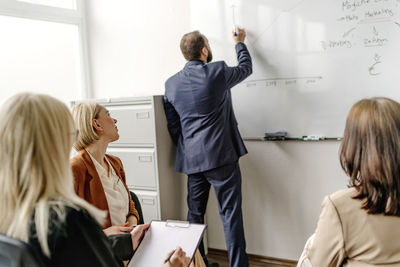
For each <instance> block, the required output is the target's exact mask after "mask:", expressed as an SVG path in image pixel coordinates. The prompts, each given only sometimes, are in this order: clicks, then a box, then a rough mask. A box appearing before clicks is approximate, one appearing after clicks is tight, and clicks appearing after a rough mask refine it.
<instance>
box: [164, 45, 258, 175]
mask: <svg viewBox="0 0 400 267" xmlns="http://www.w3.org/2000/svg"><path fill="white" fill-rule="evenodd" d="M235 49H236V53H237V57H238V61H239V63H238V66H236V67H228V66H227V65H226V63H225V62H224V61H218V62H214V63H209V64H205V63H204V62H202V61H199V60H192V61H189V62H188V63H186V65H185V67H184V68H183V70H181V71H180V72H178V73H177V74H175V75H174V76H172V77H171V78H169V79H168V80H167V81H166V83H165V95H164V108H165V113H166V116H167V121H168V130H169V132H170V134H171V137H172V139H173V141H174V142H175V144H176V145H177V153H176V161H175V170H177V171H179V172H183V173H186V174H193V173H198V172H202V171H207V170H211V169H214V168H217V167H220V166H223V165H226V164H230V163H233V162H235V161H237V160H238V159H239V157H240V156H242V155H244V154H246V153H247V150H246V147H245V146H244V143H243V140H242V138H241V136H240V133H239V130H238V128H237V122H236V118H235V115H234V113H233V108H232V99H231V91H230V89H231V88H232V87H233V86H235V85H236V84H238V83H239V82H241V81H243V80H244V79H245V78H246V77H248V76H249V75H250V74H251V72H252V64H251V57H250V54H249V52H248V50H247V48H246V45H245V44H243V43H238V44H236V46H235Z"/></svg>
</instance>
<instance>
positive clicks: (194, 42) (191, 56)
mask: <svg viewBox="0 0 400 267" xmlns="http://www.w3.org/2000/svg"><path fill="white" fill-rule="evenodd" d="M203 47H205V41H204V37H203V35H202V34H201V33H200V32H199V31H193V32H189V33H186V34H185V35H183V37H182V40H181V51H182V54H183V56H184V57H185V59H186V60H187V61H190V60H195V59H199V58H200V56H201V54H200V52H201V49H202V48H203Z"/></svg>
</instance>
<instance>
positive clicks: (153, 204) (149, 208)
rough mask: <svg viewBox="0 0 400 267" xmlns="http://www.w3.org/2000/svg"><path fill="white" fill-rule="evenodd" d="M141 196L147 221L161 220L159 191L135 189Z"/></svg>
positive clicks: (139, 196)
mask: <svg viewBox="0 0 400 267" xmlns="http://www.w3.org/2000/svg"><path fill="white" fill-rule="evenodd" d="M133 191H134V192H135V194H136V195H137V197H138V198H139V201H140V205H141V207H142V212H143V219H144V222H145V223H149V222H151V221H152V220H160V215H159V207H158V195H157V192H152V191H140V190H133Z"/></svg>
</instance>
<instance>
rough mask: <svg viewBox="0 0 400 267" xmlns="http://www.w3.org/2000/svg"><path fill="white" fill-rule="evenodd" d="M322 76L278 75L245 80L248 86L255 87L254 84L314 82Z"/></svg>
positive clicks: (272, 84)
mask: <svg viewBox="0 0 400 267" xmlns="http://www.w3.org/2000/svg"><path fill="white" fill-rule="evenodd" d="M321 79H322V76H314V77H311V76H309V77H286V78H283V77H278V78H265V79H254V80H249V81H245V82H244V84H246V87H254V86H264V87H276V86H278V85H279V84H283V85H285V86H291V85H300V84H314V83H316V82H317V81H318V80H321Z"/></svg>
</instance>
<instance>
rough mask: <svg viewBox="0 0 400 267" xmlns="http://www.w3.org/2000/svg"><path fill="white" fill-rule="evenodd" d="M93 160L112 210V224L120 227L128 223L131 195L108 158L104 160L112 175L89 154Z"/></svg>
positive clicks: (109, 207)
mask: <svg viewBox="0 0 400 267" xmlns="http://www.w3.org/2000/svg"><path fill="white" fill-rule="evenodd" d="M88 154H89V156H90V158H91V159H92V161H93V163H94V166H95V167H96V170H97V173H98V175H99V177H100V180H101V183H102V185H103V188H104V192H105V194H106V198H107V202H108V209H109V210H110V217H111V224H112V225H120V224H124V223H125V222H126V216H127V215H128V212H129V195H128V192H127V190H126V188H125V186H124V185H123V184H122V181H121V179H120V178H119V177H118V175H117V174H116V173H115V170H114V168H113V167H112V166H111V164H110V162H109V161H108V159H107V157H105V158H104V159H105V160H106V162H107V164H108V168H109V170H110V171H111V172H110V173H108V172H107V170H106V169H105V168H104V167H103V166H102V165H101V164H100V163H99V162H97V160H96V159H95V158H94V157H93V156H92V155H91V154H90V153H89V152H88Z"/></svg>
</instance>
